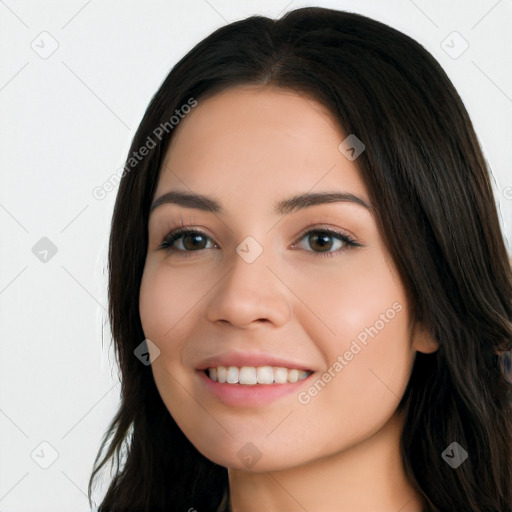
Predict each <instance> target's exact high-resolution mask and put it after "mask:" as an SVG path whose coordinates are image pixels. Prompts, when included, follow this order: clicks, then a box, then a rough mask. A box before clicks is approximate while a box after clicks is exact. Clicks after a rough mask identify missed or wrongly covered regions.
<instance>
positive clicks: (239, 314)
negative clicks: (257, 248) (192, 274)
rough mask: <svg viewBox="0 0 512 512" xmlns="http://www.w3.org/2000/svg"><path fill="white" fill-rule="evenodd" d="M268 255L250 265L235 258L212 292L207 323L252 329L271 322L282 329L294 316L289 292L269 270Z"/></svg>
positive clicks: (274, 273) (241, 259) (239, 258)
mask: <svg viewBox="0 0 512 512" xmlns="http://www.w3.org/2000/svg"><path fill="white" fill-rule="evenodd" d="M265 254H266V252H265V251H264V252H263V254H262V255H261V256H260V257H259V258H258V259H256V261H253V262H252V263H248V262H247V261H245V260H244V259H243V258H241V257H239V256H238V255H235V257H234V258H233V265H232V266H231V267H230V269H229V270H228V271H227V274H225V276H224V277H223V278H222V279H221V280H220V282H219V283H218V284H217V285H216V286H215V287H214V289H213V290H212V294H211V295H210V302H209V304H208V308H207V313H206V316H207V319H208V320H209V321H210V322H213V323H224V324H225V323H227V324H230V325H232V326H234V327H238V328H243V329H251V328H255V327H257V326H258V325H261V323H264V322H268V323H270V324H272V325H273V326H275V327H279V326H282V325H284V324H286V322H288V321H289V319H290V318H291V316H292V309H291V304H290V300H289V299H290V296H289V291H288V289H287V288H286V286H285V285H284V284H283V282H282V281H281V280H280V279H279V278H278V277H276V274H277V273H276V272H275V271H273V270H271V269H270V268H269V267H268V266H267V258H266V257H265V256H264V255H265Z"/></svg>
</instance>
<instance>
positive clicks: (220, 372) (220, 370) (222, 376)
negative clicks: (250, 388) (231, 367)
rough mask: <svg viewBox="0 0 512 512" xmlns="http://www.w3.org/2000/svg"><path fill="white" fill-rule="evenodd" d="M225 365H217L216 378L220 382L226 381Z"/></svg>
mask: <svg viewBox="0 0 512 512" xmlns="http://www.w3.org/2000/svg"><path fill="white" fill-rule="evenodd" d="M210 370H211V368H210ZM226 373H227V371H226V367H225V366H219V367H217V380H218V381H219V382H221V383H224V382H226Z"/></svg>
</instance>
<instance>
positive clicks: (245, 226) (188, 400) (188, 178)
mask: <svg viewBox="0 0 512 512" xmlns="http://www.w3.org/2000/svg"><path fill="white" fill-rule="evenodd" d="M346 135H347V134H344V133H343V131H342V130H341V129H340V128H339V127H338V126H337V124H336V123H335V121H334V119H333V118H332V116H331V115H330V114H329V113H328V112H327V111H326V110H325V108H323V107H322V106H321V105H320V104H319V103H317V102H315V101H313V100H312V99H310V98H307V97H304V96H301V95H299V94H297V93H295V92H291V91H287V90H283V89H277V88H270V87H253V86H242V87H236V88H233V89H230V90H227V91H224V92H222V93H220V94H217V95H215V96H212V97H211V98H208V99H206V100H204V101H199V103H198V106H197V107H195V108H194V109H193V111H192V112H191V113H190V114H188V115H187V116H186V117H185V119H183V120H182V121H181V122H180V124H179V126H178V127H177V128H176V132H175V133H174V136H173V139H172V143H171V145H170V147H169V148H168V151H167V154H166V156H165V159H164V162H163V165H162V170H161V174H160V178H159V182H158V186H157V190H156V192H155V196H154V197H155V198H158V197H160V196H161V195H162V194H165V193H167V192H169V191H171V190H179V191H184V192H191V191H193V192H195V193H200V194H205V195H208V196H211V197H213V198H215V199H216V200H217V201H218V202H219V203H221V205H222V207H223V210H224V212H223V213H212V212H206V211H202V210H199V209H195V208H188V207H184V206H181V205H176V204H163V205H161V206H159V207H157V208H156V209H155V210H154V211H153V212H152V213H151V215H150V219H149V224H148V230H149V243H148V252H147V259H146V264H145V268H144V273H143V278H142V283H141V288H140V315H141V321H142V325H143V329H144V333H145V335H146V337H147V338H149V339H150V340H151V341H152V342H153V343H154V344H155V345H156V346H157V347H158V349H159V351H160V353H159V355H158V354H157V352H156V351H155V350H153V351H152V354H153V357H154V358H155V359H154V362H153V364H152V370H153V375H154V378H155V382H156V385H157V387H158V390H159V393H160V395H161V396H162V399H163V401H164V403H165V404H166V406H167V408H168V410H169V412H170V413H171V415H172V416H173V418H174V419H175V421H176V422H177V424H178V425H179V426H180V428H181V429H182V430H183V432H184V433H185V435H186V436H187V438H188V439H189V440H190V441H191V442H192V444H194V446H195V447H196V448H197V449H198V450H199V451H200V452H201V453H202V454H203V455H205V456H206V457H207V458H209V459H210V460H212V461H214V462H216V463H218V464H221V465H223V466H225V467H227V468H228V469H229V482H230V491H231V508H232V510H233V511H234V512H253V511H254V512H256V511H261V510H267V511H269V512H272V511H274V512H282V511H284V510H286V511H304V510H307V511H308V512H326V511H330V510H333V511H334V510H336V511H339V510H351V511H361V512H387V511H389V512H391V511H393V512H397V511H398V510H400V511H401V512H419V511H421V510H422V502H421V501H420V499H419V497H418V496H417V494H416V492H415V491H414V490H413V488H412V487H411V485H410V484H409V482H408V481H407V479H406V477H405V474H404V470H403V466H402V462H401V458H400V455H399V440H400V433H401V429H402V418H401V417H400V416H399V415H398V414H397V413H396V408H397V405H398V403H399V401H400V398H401V397H402V395H403V393H404V391H405V388H406V385H407V382H408V379H409V376H410V373H411V370H412V365H413V362H414V358H415V354H416V351H420V352H425V353H428V352H433V351H435V350H436V349H437V348H438V345H437V343H436V342H435V341H434V340H432V339H431V338H430V337H429V335H428V334H427V333H426V332H425V331H424V329H423V328H422V326H421V325H419V324H418V323H416V322H415V321H414V318H413V317H412V307H411V305H410V304H409V303H408V301H407V298H406V292H405V289H404V287H403V285H402V282H401V280H400V278H399V276H398V274H397V271H396V269H395V267H394V264H393V262H392V261H391V259H390V256H389V254H388V251H387V249H386V247H385V245H384V243H383V240H382V237H381V234H380V233H379V230H378V228H377V225H376V223H375V220H374V217H373V215H372V213H371V211H370V210H368V209H366V208H365V207H363V206H361V205H358V204H356V203H352V202H331V203H326V204H320V205H315V206H311V207H309V208H306V209H304V210H297V211H294V212H291V213H288V214H287V215H276V213H275V212H274V211H273V205H274V203H275V202H276V201H278V200H281V199H285V198H289V197H291V196H293V195H296V194H299V193H305V192H310V193H313V192H326V191H329V192H348V193H351V194H354V195H355V196H358V197H359V198H361V199H363V200H364V201H365V202H366V203H367V204H369V203H370V201H369V199H368V193H367V189H366V186H365V184H364V183H363V181H362V180H361V177H360V176H359V172H358V168H357V159H356V160H355V161H350V160H349V159H347V158H346V157H345V156H344V154H342V153H341V152H340V151H339V150H338V146H339V144H340V143H341V142H342V141H343V140H344V139H345V138H346ZM182 223H183V224H184V225H190V226H191V227H194V228H196V229H199V230H201V231H203V232H205V233H206V238H203V239H200V243H201V244H202V245H200V247H201V248H200V249H199V250H197V249H195V250H194V246H193V245H192V244H191V242H190V238H189V239H188V243H187V245H186V246H185V245H183V244H184V243H185V240H184V239H183V238H182V239H180V240H178V241H176V242H175V243H174V247H175V252H166V251H165V250H164V249H162V248H159V245H160V244H161V243H162V241H163V240H164V238H165V237H166V236H167V235H168V233H169V232H170V231H171V230H172V229H175V228H177V227H179V226H180V225H181V224H182ZM325 227H328V228H332V229H335V230H337V231H340V232H342V233H344V234H349V235H350V236H352V237H353V238H354V239H355V240H356V241H357V242H358V243H359V244H361V246H360V247H348V248H347V246H346V245H345V246H344V245H343V243H342V242H340V241H339V240H338V239H337V238H335V237H331V238H328V239H327V245H326V247H325V248H324V249H322V246H320V247H319V246H318V244H315V240H316V239H315V237H314V236H313V238H312V237H311V236H309V237H308V235H307V234H304V232H307V231H309V229H311V230H314V229H317V230H318V229H320V228H325ZM314 233H315V232H314ZM316 233H317V232H316ZM247 236H251V237H253V238H254V239H255V240H256V241H257V242H258V244H259V245H260V246H261V248H262V249H263V252H262V254H261V255H260V256H259V257H258V258H257V259H256V260H255V261H254V262H252V263H247V262H246V261H245V260H244V259H242V258H241V257H240V256H239V255H238V254H237V252H236V250H235V249H236V248H237V246H238V245H239V244H240V243H241V242H242V241H243V240H244V239H245V238H246V237H247ZM191 247H192V249H191ZM186 248H188V257H185V256H183V254H184V250H185V249H186ZM180 249H181V250H182V252H179V250H180ZM325 252H330V253H331V254H332V257H323V256H322V254H324V253H325ZM393 304H395V306H396V304H398V306H401V309H400V311H399V312H397V313H396V315H395V316H394V318H393V319H391V320H388V322H386V323H385V326H384V327H383V328H382V329H380V330H379V331H378V334H377V335H375V336H374V337H373V338H369V341H368V342H367V345H366V346H363V349H362V350H361V351H360V352H358V353H357V355H356V356H354V357H353V358H352V360H350V361H349V362H348V364H347V365H346V366H344V368H343V369H342V370H341V371H339V372H338V373H337V374H336V377H334V378H332V380H331V381H330V382H329V383H328V384H327V385H326V386H325V387H324V388H323V389H322V390H321V391H320V392H319V393H318V394H317V395H316V396H314V397H312V398H311V400H310V402H309V403H307V404H302V403H300V402H299V401H298V399H297V394H295V393H292V394H289V395H286V396H283V397H280V398H279V399H277V400H276V401H274V402H272V403H270V404H268V405H264V406H260V407H252V408H251V407H234V406H228V405H226V404H224V403H222V402H221V401H219V399H218V398H216V397H215V396H214V395H213V394H211V393H209V392H208V391H206V390H205V387H204V385H203V383H202V381H201V380H200V378H199V375H198V372H197V371H196V370H195V368H196V367H197V365H198V364H199V363H200V362H201V361H203V360H204V359H205V358H207V357H209V356H213V355H217V354H221V353H223V352H227V351H229V350H239V351H251V352H267V353H272V354H274V355H276V356H280V357H285V358H292V359H293V360H294V361H299V362H304V363H305V364H306V365H308V367H310V368H312V369H314V370H315V371H316V372H317V375H318V376H319V377H321V376H322V375H323V374H324V372H326V371H328V369H329V368H332V366H333V363H334V362H335V361H336V360H337V357H338V356H339V355H340V354H341V355H343V354H344V353H345V352H346V351H347V350H348V349H349V347H350V346H351V343H352V341H353V340H355V339H356V337H357V335H358V334H360V333H361V332H362V331H364V329H365V328H367V327H370V326H374V325H375V323H376V321H377V320H379V318H382V317H381V316H380V315H382V314H385V312H386V311H387V310H389V309H390V308H392V305H393ZM157 355H158V357H156V356H157ZM301 390H302V391H304V390H307V386H304V388H303V389H301ZM249 442H250V443H252V445H254V446H256V447H257V450H258V451H259V453H260V454H261V458H260V459H259V460H258V461H257V463H256V464H254V465H253V466H252V467H248V466H247V465H246V463H244V461H243V460H242V458H240V457H238V455H237V452H238V451H239V450H240V449H241V448H242V447H243V446H244V445H245V444H246V443H249ZM251 449H252V450H254V448H251Z"/></svg>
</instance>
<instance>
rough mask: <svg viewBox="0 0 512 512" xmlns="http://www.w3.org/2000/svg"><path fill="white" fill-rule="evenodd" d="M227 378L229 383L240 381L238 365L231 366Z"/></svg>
mask: <svg viewBox="0 0 512 512" xmlns="http://www.w3.org/2000/svg"><path fill="white" fill-rule="evenodd" d="M226 380H227V382H228V384H237V383H238V368H237V367H236V366H230V367H229V368H228V371H227V375H226Z"/></svg>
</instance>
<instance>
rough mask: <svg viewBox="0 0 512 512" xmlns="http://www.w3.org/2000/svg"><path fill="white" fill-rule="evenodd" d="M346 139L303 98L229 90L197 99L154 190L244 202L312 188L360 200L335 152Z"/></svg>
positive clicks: (353, 177)
mask: <svg viewBox="0 0 512 512" xmlns="http://www.w3.org/2000/svg"><path fill="white" fill-rule="evenodd" d="M345 138H346V134H344V132H343V130H342V129H341V128H340V127H339V126H338V124H337V122H336V120H335V118H334V116H332V114H331V113H330V112H329V111H328V110H327V109H326V108H325V107H324V106H323V105H321V104H320V103H318V102H317V101H316V100H314V99H312V98H310V97H308V96H305V95H302V94H299V93H296V92H293V91H290V90H286V89H280V88H275V87H263V86H258V87H255V86H241V87H236V88H233V89H229V90H227V91H223V92H221V93H218V94H216V95H214V96H211V97H209V98H208V99H206V100H204V101H201V99H199V100H198V105H197V106H196V107H195V108H194V109H193V110H192V111H191V112H190V114H188V115H187V116H186V117H185V118H184V119H182V120H181V121H180V123H179V125H178V126H177V127H176V128H175V131H174V133H173V138H172V140H171V143H170V145H169V148H168V150H167V153H166V155H165V158H164V162H163V165H162V169H161V173H160V179H159V183H158V188H157V193H161V192H166V191H167V189H169V188H180V189H183V188H184V187H186V188H190V189H193V190H194V191H195V192H203V193H208V192H212V193H215V192H218V194H217V195H225V194H229V195H232V196H233V195H234V196H236V197H238V198H240V199H241V198H243V200H245V201H250V200H251V199H252V198H253V197H255V196H258V197H261V196H265V195H266V196H268V195H269V194H270V195H272V196H273V197H280V196H282V195H283V192H281V191H292V192H305V191H310V190H312V189H313V188H314V187H317V188H320V189H326V188H328V189H333V188H334V189H336V188H343V189H350V190H345V191H348V192H352V193H355V194H358V195H362V196H365V195H366V190H365V187H364V184H363V183H362V181H361V179H360V176H359V172H358V169H357V165H356V163H355V162H353V161H350V160H348V159H347V158H346V157H345V156H344V154H343V153H342V152H340V150H339V149H338V147H339V145H340V143H341V142H342V141H343V140H344V139H345ZM313 191H314V190H313Z"/></svg>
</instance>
